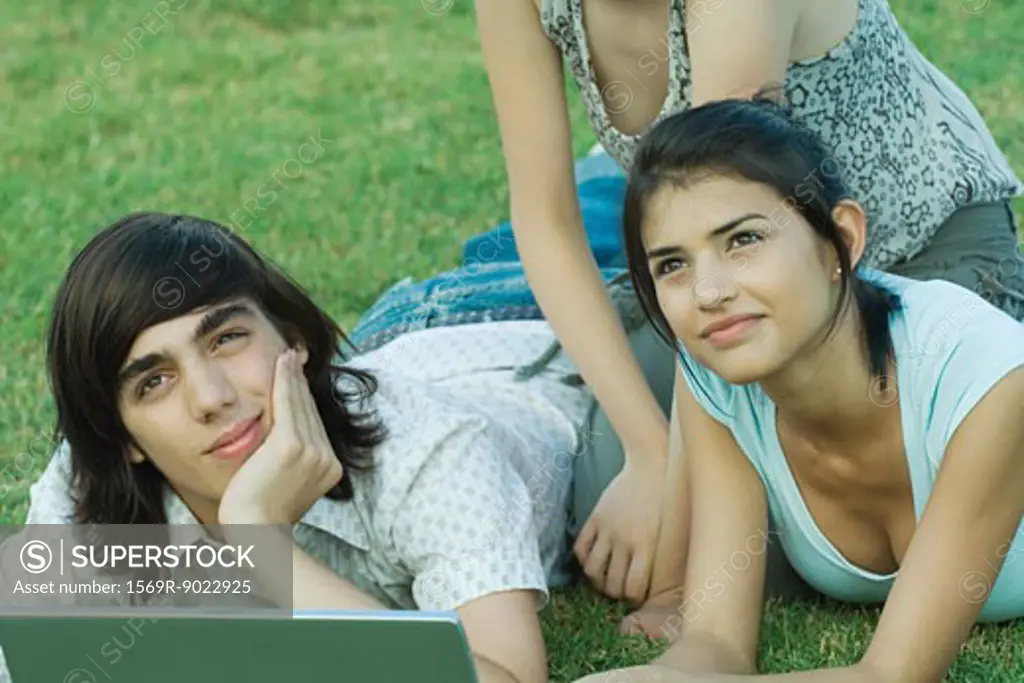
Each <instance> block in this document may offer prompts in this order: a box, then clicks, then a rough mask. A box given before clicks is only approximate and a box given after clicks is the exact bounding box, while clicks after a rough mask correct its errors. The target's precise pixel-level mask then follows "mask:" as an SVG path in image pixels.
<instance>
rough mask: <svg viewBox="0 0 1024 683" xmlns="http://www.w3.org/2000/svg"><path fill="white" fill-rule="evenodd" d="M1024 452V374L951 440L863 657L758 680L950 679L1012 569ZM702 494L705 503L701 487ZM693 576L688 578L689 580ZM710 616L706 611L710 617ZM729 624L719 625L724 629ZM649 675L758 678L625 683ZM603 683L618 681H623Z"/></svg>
mask: <svg viewBox="0 0 1024 683" xmlns="http://www.w3.org/2000/svg"><path fill="white" fill-rule="evenodd" d="M684 426H685V425H684ZM1022 455H1024V368H1022V369H1019V370H1017V371H1015V372H1014V373H1012V374H1010V375H1008V376H1007V377H1006V378H1004V379H1003V380H1002V381H1001V382H1000V383H999V384H998V385H996V387H995V388H993V389H992V390H991V391H990V392H989V393H988V394H987V395H986V397H985V398H984V399H982V401H981V402H980V403H979V404H978V405H977V407H975V408H974V410H973V411H972V412H971V413H970V414H969V415H968V416H967V417H966V418H965V419H964V421H963V423H962V424H961V425H960V427H959V429H957V431H956V433H955V434H954V435H953V437H952V439H950V442H949V445H948V446H947V448H946V454H945V457H944V458H943V462H942V466H941V467H940V469H939V474H938V477H937V479H936V483H935V488H934V489H933V491H932V495H931V497H930V498H929V500H928V504H927V505H926V507H925V511H924V515H923V517H922V520H921V524H920V525H919V527H918V529H917V531H916V532H915V534H914V538H913V540H912V541H911V543H910V547H909V549H908V550H907V553H906V556H905V557H904V558H903V561H902V562H901V566H900V572H899V577H898V578H897V579H896V582H895V584H894V585H893V588H892V591H890V593H889V597H888V599H887V600H886V604H885V607H884V608H883V610H882V615H881V618H880V619H879V622H878V628H877V629H876V631H875V634H874V636H873V637H872V639H871V643H870V645H869V646H868V649H867V652H865V654H864V656H863V657H862V658H861V660H860V661H859V662H858V663H856V664H853V665H851V666H847V667H842V668H836V669H816V670H812V671H801V672H794V673H788V674H779V675H771V676H768V675H764V676H757V677H754V679H758V678H764V679H770V680H772V681H778V682H779V683H940V682H941V681H942V680H943V679H944V678H945V676H946V673H947V671H948V670H949V667H950V666H951V665H952V663H953V661H954V660H955V659H956V656H957V654H958V652H959V651H960V647H961V646H962V645H963V643H964V641H965V640H966V638H967V636H968V634H969V633H970V630H971V628H972V626H973V625H974V623H975V621H976V620H977V617H978V614H979V613H980V612H981V609H982V606H983V605H984V603H985V601H986V600H987V599H988V596H989V591H990V590H991V587H992V586H994V585H995V582H996V579H997V577H998V572H999V570H1000V568H1001V567H1002V566H1003V563H1004V559H1005V555H1006V553H1005V551H1004V549H1005V548H1007V547H1009V544H1010V542H1011V540H1012V539H1013V537H1014V534H1015V532H1016V531H1017V529H1018V527H1019V525H1020V524H1021V519H1022V516H1024V486H1021V484H1022V482H1024V457H1022ZM695 460H696V458H695ZM695 469H696V468H695ZM696 476H697V475H696V474H695V479H694V483H695V484H696V482H697V479H696ZM694 488H695V492H694V496H695V500H696V499H697V497H698V496H699V493H698V491H699V490H700V488H701V487H700V486H697V485H695V487H694ZM700 509H703V506H701V507H700V508H698V510H700ZM695 514H696V513H695ZM695 522H696V525H695V528H694V534H695V549H694V551H693V555H694V559H693V560H691V562H692V563H693V562H695V561H696V559H697V553H698V552H699V551H698V550H697V548H698V547H702V546H703V542H702V541H698V540H696V536H697V534H700V532H701V531H702V530H704V527H703V526H702V525H704V524H707V522H706V521H703V522H700V521H697V520H696V519H695ZM692 576H694V575H693V574H691V573H690V572H687V582H688V583H689V582H690V581H691V577H692ZM709 611H710V610H709ZM704 616H705V614H704V613H702V614H701V615H700V621H703V620H704ZM713 621H714V620H713ZM719 628H720V627H717V626H716V627H715V631H718V630H719ZM697 630H699V631H703V630H704V627H699V626H698V627H697ZM674 650H675V651H679V652H682V650H681V648H680V646H679V645H677V646H676V647H673V648H672V649H670V650H669V652H668V653H667V654H666V657H665V658H664V659H663V660H662V661H660V662H658V664H661V665H664V664H670V665H671V664H674V662H673V661H671V655H672V653H673V651H674ZM642 670H646V673H648V674H649V675H651V676H652V677H653V676H655V675H661V678H660V679H654V680H661V681H664V683H674V682H679V683H746V682H749V681H751V680H752V678H751V677H750V676H742V677H741V676H733V675H715V674H707V675H700V674H699V675H693V674H686V673H677V672H676V671H674V670H672V669H669V668H665V667H664V666H656V667H636V668H634V669H625V670H623V671H622V674H623V675H624V677H623V678H622V679H621V680H622V681H627V680H631V678H630V676H632V675H633V674H635V673H638V672H640V671H642ZM602 675H603V674H602ZM595 680H600V681H602V682H603V683H615V681H616V679H615V678H614V677H606V678H600V679H595Z"/></svg>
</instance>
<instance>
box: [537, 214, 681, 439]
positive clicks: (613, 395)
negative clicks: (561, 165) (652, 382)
mask: <svg viewBox="0 0 1024 683" xmlns="http://www.w3.org/2000/svg"><path fill="white" fill-rule="evenodd" d="M537 233H538V234H537V236H536V237H539V236H540V234H541V233H547V234H545V235H544V237H543V239H542V240H536V241H534V240H535V239H536V237H535V236H533V235H531V236H530V238H532V239H521V241H520V251H521V253H522V257H523V264H524V268H525V270H526V272H527V276H528V279H529V280H530V284H531V287H532V288H533V290H534V292H535V296H536V297H537V301H538V303H539V304H540V307H541V309H542V310H543V311H544V315H545V317H546V318H547V319H548V321H549V323H550V325H551V327H552V329H553V330H554V331H555V334H556V335H557V336H558V338H559V339H560V340H561V342H562V345H563V346H564V347H565V350H566V351H567V353H568V355H569V357H570V358H571V359H572V361H573V362H574V363H575V364H576V366H577V367H578V368H579V369H580V372H581V373H582V375H583V378H584V380H585V381H586V383H587V385H588V386H589V387H590V389H591V391H593V392H594V395H595V397H596V398H597V400H598V402H599V403H600V404H601V407H602V408H603V409H604V411H605V413H606V414H607V415H608V419H609V421H610V422H611V423H612V426H613V427H614V428H615V432H616V434H617V435H618V436H619V437H620V438H621V439H622V442H623V445H624V446H625V450H626V453H627V454H628V456H629V457H633V456H634V455H640V457H644V458H646V457H656V458H665V457H667V444H668V421H667V420H666V419H665V414H664V412H663V411H662V410H661V407H660V406H659V405H658V401H657V399H656V398H655V397H654V393H653V392H652V391H651V388H650V386H649V385H648V384H647V381H646V380H645V379H644V376H643V372H642V371H641V370H640V366H639V364H638V363H637V361H636V358H635V356H634V354H633V351H632V349H631V348H630V346H629V340H628V338H627V336H626V333H625V331H624V329H623V327H622V322H621V320H620V319H619V316H618V315H617V314H616V312H615V308H614V307H613V305H612V302H611V298H610V297H609V296H608V293H607V291H606V290H605V289H604V286H603V283H602V281H601V277H600V273H599V271H598V270H597V267H596V265H595V264H594V261H593V259H592V258H591V257H590V256H589V253H588V247H587V244H586V238H585V235H584V233H583V230H582V229H576V230H571V229H567V227H565V226H550V227H549V228H548V229H545V230H540V231H537ZM551 235H563V236H564V237H555V238H552V237H551Z"/></svg>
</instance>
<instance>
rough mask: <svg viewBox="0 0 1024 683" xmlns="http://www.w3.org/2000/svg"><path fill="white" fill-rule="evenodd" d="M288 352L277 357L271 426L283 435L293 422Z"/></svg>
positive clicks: (274, 430)
mask: <svg viewBox="0 0 1024 683" xmlns="http://www.w3.org/2000/svg"><path fill="white" fill-rule="evenodd" d="M288 358H289V355H288V352H287V351H284V352H283V353H281V355H279V356H278V357H277V363H276V364H275V366H274V387H273V389H272V393H271V409H270V424H271V430H272V431H273V432H276V433H278V434H281V433H283V432H285V431H288V430H289V429H290V427H289V424H290V422H291V415H290V414H289V413H290V411H291V394H292V391H291V389H292V381H291V366H290V365H289V362H288Z"/></svg>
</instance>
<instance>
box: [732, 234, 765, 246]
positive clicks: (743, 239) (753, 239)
mask: <svg viewBox="0 0 1024 683" xmlns="http://www.w3.org/2000/svg"><path fill="white" fill-rule="evenodd" d="M729 241H730V242H731V243H732V244H734V245H736V246H738V247H747V246H750V245H751V244H755V243H757V242H760V241H761V235H760V234H758V233H756V232H749V231H748V232H738V233H736V234H734V235H733V236H732V237H731V238H730V240H729Z"/></svg>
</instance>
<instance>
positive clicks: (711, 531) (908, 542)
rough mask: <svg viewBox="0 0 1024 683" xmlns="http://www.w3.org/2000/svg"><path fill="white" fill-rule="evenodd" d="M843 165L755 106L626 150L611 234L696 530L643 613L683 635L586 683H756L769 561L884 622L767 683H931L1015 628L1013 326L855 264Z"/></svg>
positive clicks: (687, 122) (960, 290)
mask: <svg viewBox="0 0 1024 683" xmlns="http://www.w3.org/2000/svg"><path fill="white" fill-rule="evenodd" d="M834 168H835V164H834V163H831V162H830V156H829V152H828V150H827V149H826V148H825V147H824V145H823V143H822V142H821V141H820V140H819V139H818V138H817V137H816V136H815V135H814V134H813V133H811V132H809V131H808V130H806V129H804V128H803V127H801V126H800V125H799V124H797V123H795V122H794V121H793V120H791V119H790V118H789V116H788V114H787V112H786V111H785V110H783V109H782V108H780V107H778V106H777V105H775V104H774V103H772V102H766V101H763V100H760V99H759V100H756V101H753V102H751V101H739V100H730V101H722V102H718V103H715V104H709V105H706V106H703V107H700V108H697V109H694V110H692V111H690V112H688V113H683V114H679V115H676V116H672V117H669V118H667V119H666V120H665V121H663V122H662V123H660V124H659V125H658V126H656V127H655V128H654V129H653V130H652V132H651V133H650V135H649V137H647V138H646V139H645V140H644V142H643V144H642V145H641V147H640V149H639V150H638V153H637V157H636V164H635V166H634V168H633V169H632V170H631V175H630V178H629V186H628V190H627V196H626V205H625V215H624V220H625V235H624V239H625V244H626V251H627V256H628V259H629V267H630V275H631V277H632V279H633V282H634V285H635V287H636V289H637V293H638V295H639V296H640V298H641V301H642V302H643V304H644V308H645V310H646V311H647V314H648V315H649V317H650V318H651V320H652V323H653V324H654V326H655V327H656V328H657V329H658V330H659V332H660V333H662V334H664V335H665V336H666V337H669V338H670V339H671V340H673V341H674V342H675V344H676V347H677V350H678V354H677V355H678V358H677V366H676V378H675V383H676V387H675V404H674V406H673V409H672V424H671V433H672V445H673V448H676V449H681V450H680V451H679V452H680V453H681V454H682V457H681V458H677V460H678V461H679V462H680V463H681V465H680V466H679V467H678V468H676V471H675V472H673V473H671V476H670V482H669V485H670V487H671V488H672V493H671V495H673V496H674V500H675V505H676V506H679V507H680V508H686V510H685V513H683V514H679V515H678V517H679V518H680V519H689V520H690V524H689V525H681V526H679V527H677V528H674V529H670V530H666V533H663V539H671V540H669V541H666V542H665V546H664V547H663V548H660V549H659V553H660V552H669V553H672V554H673V556H678V557H679V558H682V559H683V561H681V562H680V564H679V565H678V567H679V575H678V577H677V581H676V586H677V589H676V590H674V591H669V592H667V593H663V594H662V595H661V596H656V597H655V598H654V599H653V600H652V601H650V602H649V603H648V605H647V606H646V607H645V610H646V614H640V615H639V617H640V618H641V621H642V620H643V618H649V617H650V616H651V614H653V613H654V612H656V611H657V608H658V607H659V606H660V607H661V608H662V609H663V612H662V615H663V618H664V616H665V615H667V614H668V612H667V611H664V610H665V608H667V607H671V615H672V616H671V617H669V621H670V622H671V621H672V620H673V619H674V624H678V631H679V635H678V637H677V638H675V639H674V641H673V643H672V645H671V646H670V647H669V648H668V650H667V651H666V652H665V653H664V654H663V655H662V656H661V657H659V658H658V660H657V661H656V662H654V663H653V664H651V665H650V666H641V667H633V668H629V669H622V670H619V671H616V672H606V673H601V674H595V675H593V676H590V677H587V678H585V679H583V680H585V681H588V682H594V683H596V682H597V681H601V683H615V682H616V681H623V682H626V681H640V680H659V681H664V682H666V683H668V682H675V681H678V682H683V681H686V682H688V683H690V682H695V681H708V682H712V681H713V682H716V683H718V682H721V683H725V682H727V681H749V680H751V675H755V677H756V671H757V668H756V660H757V647H758V635H759V626H760V621H761V610H762V604H763V603H762V601H763V597H764V592H765V583H766V582H765V575H766V566H767V565H768V564H769V563H770V560H769V556H770V555H771V554H772V553H773V552H777V550H778V549H781V550H782V551H784V553H785V557H786V558H787V559H788V561H789V563H791V565H792V567H793V568H794V569H795V570H796V572H797V573H798V574H799V575H800V576H801V577H803V579H804V580H806V582H807V583H808V584H809V585H810V586H811V587H812V588H814V589H816V590H817V591H820V592H821V593H823V594H825V595H828V596H831V597H833V598H836V599H839V600H844V601H849V602H856V603H884V607H883V609H882V612H881V617H880V621H879V623H878V628H877V631H876V633H875V635H874V637H873V638H872V640H871V642H870V645H869V646H868V648H867V650H866V652H865V653H863V656H862V657H860V658H859V659H857V660H856V663H854V664H851V665H849V666H846V667H841V668H835V669H822V670H815V671H809V672H800V673H796V672H794V673H787V674H783V675H773V676H772V677H771V679H772V680H778V681H780V682H782V681H793V682H794V683H795V682H797V681H816V682H821V683H831V682H833V681H834V682H836V683H838V682H840V681H849V682H856V681H864V682H865V683H868V682H870V683H887V682H890V681H891V682H892V683H933V682H934V683H938V682H939V681H941V680H942V679H943V677H944V676H945V674H946V672H947V671H948V669H949V667H950V665H951V663H952V662H953V660H954V658H955V657H956V655H957V652H958V650H959V649H960V646H961V644H962V643H963V642H964V640H965V638H966V637H967V635H968V632H969V631H970V629H971V627H972V625H974V624H975V622H978V621H1001V620H1008V619H1013V618H1017V617H1024V563H1021V562H1014V561H1013V559H1014V557H1016V555H1017V554H1019V553H1020V552H1021V551H1022V550H1024V527H1022V525H1021V517H1022V513H1024V371H1022V368H1024V326H1022V325H1021V324H1020V323H1019V322H1017V321H1016V320H1014V319H1013V318H1012V317H1011V316H1010V315H1008V314H1007V313H1005V312H1003V311H1001V310H1000V309H998V308H996V307H995V306H993V305H992V304H990V303H988V302H986V301H985V300H984V299H983V298H982V297H981V296H979V295H978V294H977V293H975V292H972V291H970V290H968V289H966V288H964V287H961V286H959V285H956V284H953V283H950V282H947V281H942V280H929V281H917V280H910V279H906V278H903V277H900V276H896V275H890V274H886V273H882V272H879V271H875V270H872V269H869V268H865V267H863V266H860V267H859V266H858V263H859V261H860V259H861V256H862V254H863V253H864V248H865V242H866V239H867V235H868V231H869V230H870V226H869V225H867V224H866V221H865V212H864V210H863V209H862V208H861V206H859V205H858V204H857V203H856V202H854V201H851V200H850V199H849V198H848V197H849V196H850V195H849V192H848V189H847V187H846V185H845V184H844V182H843V179H842V178H840V177H839V176H838V175H837V174H835V173H830V172H829V171H830V170H832V169H834ZM769 529H771V532H769ZM769 534H771V535H772V536H774V535H776V534H777V536H778V539H779V541H780V543H774V542H772V543H768V544H766V542H765V539H767V538H768V537H769ZM766 545H767V551H766ZM684 567H685V570H684V569H683V568H684ZM723 567H729V568H731V569H730V571H729V578H728V581H726V580H725V579H724V578H723V577H722V575H721V571H722V568H723ZM646 628H647V630H653V629H652V628H651V623H650V622H648V623H647V625H646ZM645 676H646V677H645Z"/></svg>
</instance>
